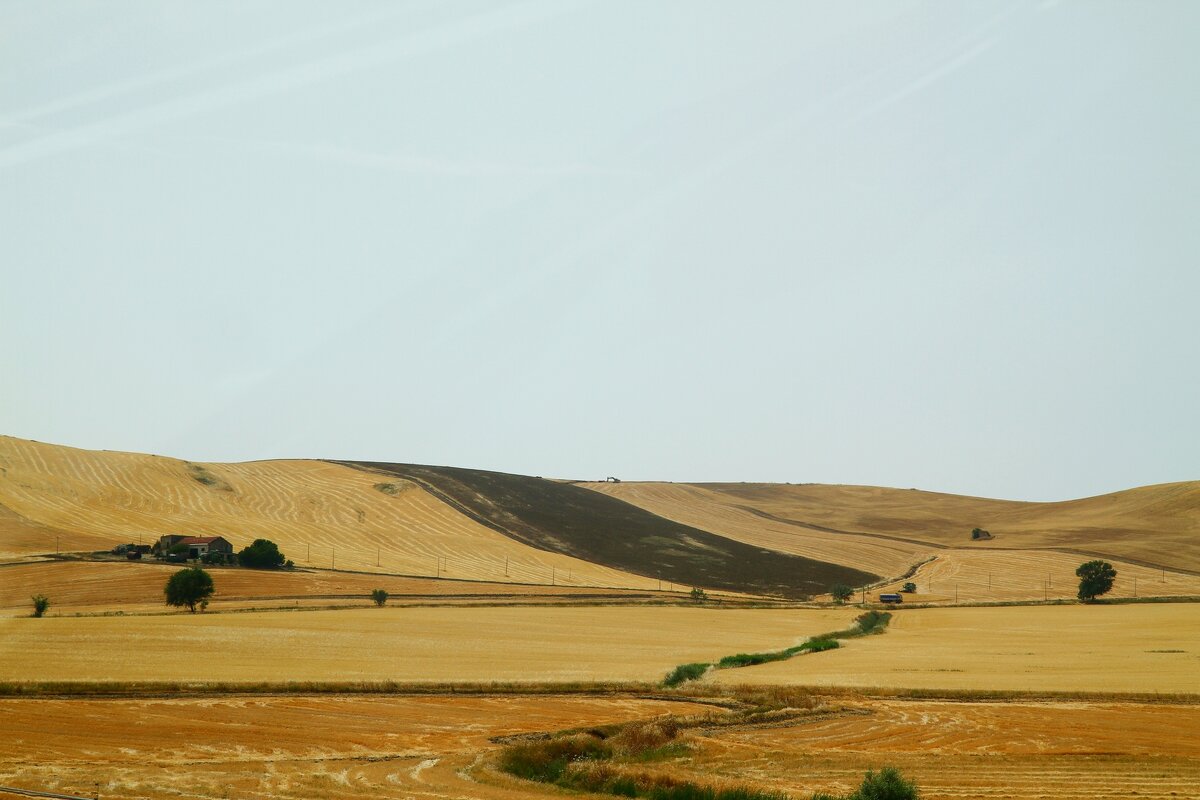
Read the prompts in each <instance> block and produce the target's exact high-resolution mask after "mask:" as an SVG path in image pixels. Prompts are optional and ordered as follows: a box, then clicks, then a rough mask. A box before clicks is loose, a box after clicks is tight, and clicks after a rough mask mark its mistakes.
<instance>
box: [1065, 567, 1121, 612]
mask: <svg viewBox="0 0 1200 800" xmlns="http://www.w3.org/2000/svg"><path fill="white" fill-rule="evenodd" d="M1075 574H1076V575H1078V576H1079V599H1080V600H1082V601H1083V602H1085V603H1090V602H1092V601H1093V600H1095V599H1096V598H1097V597H1099V596H1100V595H1102V594H1107V593H1108V591H1109V590H1110V589H1112V585H1113V579H1114V578H1116V577H1117V571H1116V570H1115V569H1113V565H1112V564H1110V563H1108V562H1107V561H1088V562H1087V563H1086V564H1080V565H1079V569H1077V570H1075Z"/></svg>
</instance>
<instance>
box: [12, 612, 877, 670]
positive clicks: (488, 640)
mask: <svg viewBox="0 0 1200 800" xmlns="http://www.w3.org/2000/svg"><path fill="white" fill-rule="evenodd" d="M853 616H854V612H853V611H850V610H841V611H820V610H781V609H703V608H683V607H657V606H655V607H642V606H593V607H542V606H537V607H523V608H512V607H470V608H455V607H431V608H425V607H413V608H403V607H398V608H391V607H385V608H362V609H357V608H354V609H343V610H335V611H308V610H300V611H266V612H254V613H228V614H195V615H192V614H186V613H184V614H171V615H166V616H122V617H46V618H42V619H33V618H28V617H26V618H0V680H4V681H21V680H27V681H28V680H37V681H242V682H256V681H380V680H394V681H412V682H445V681H456V682H484V683H487V682H490V681H535V682H546V681H559V682H561V681H629V680H637V681H655V680H659V679H660V678H662V676H663V675H665V674H666V672H667V671H668V670H670V669H671V668H672V667H674V666H675V665H676V664H678V663H680V662H682V661H696V660H707V659H714V658H720V657H721V656H723V655H727V654H728V653H731V652H737V651H740V650H762V649H778V648H781V647H788V646H791V645H794V644H799V643H800V642H802V641H804V639H806V638H807V637H809V636H813V635H815V634H818V633H822V632H825V631H828V630H835V629H838V628H841V627H844V626H845V625H846V624H847V623H848V622H849V620H850V619H851V618H852V617H853ZM34 665H36V669H34Z"/></svg>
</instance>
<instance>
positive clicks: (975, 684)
mask: <svg viewBox="0 0 1200 800" xmlns="http://www.w3.org/2000/svg"><path fill="white" fill-rule="evenodd" d="M708 679H709V680H712V681H715V682H718V683H722V684H800V685H809V686H861V687H896V688H912V689H945V690H1000V691H1018V692H1020V691H1057V692H1138V693H1142V692H1144V693H1158V692H1161V693H1189V694H1200V605H1197V604H1195V603H1171V604H1132V605H1114V606H1076V605H1071V606H1012V607H995V608H928V609H910V610H899V611H897V612H896V613H895V614H894V616H893V618H892V622H891V625H890V626H889V627H888V629H887V632H886V633H883V634H881V635H878V636H867V637H863V638H860V639H853V640H850V641H849V642H847V643H845V646H844V647H842V648H840V649H838V650H833V651H830V652H827V653H817V654H814V655H811V656H803V657H800V658H794V659H791V660H790V661H781V662H776V663H773V664H762V665H759V666H754V667H746V668H744V669H736V670H723V671H719V672H715V673H712V675H711V677H710V678H708Z"/></svg>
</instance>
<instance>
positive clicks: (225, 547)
mask: <svg viewBox="0 0 1200 800" xmlns="http://www.w3.org/2000/svg"><path fill="white" fill-rule="evenodd" d="M177 544H182V545H184V546H186V547H187V549H188V558H189V559H191V558H203V557H204V556H206V555H208V554H209V553H224V554H225V555H227V556H230V555H233V545H232V544H230V543H229V541H228V540H227V539H226V538H225V537H224V536H185V537H183V538H182V539H180V540H179V541H178V542H177Z"/></svg>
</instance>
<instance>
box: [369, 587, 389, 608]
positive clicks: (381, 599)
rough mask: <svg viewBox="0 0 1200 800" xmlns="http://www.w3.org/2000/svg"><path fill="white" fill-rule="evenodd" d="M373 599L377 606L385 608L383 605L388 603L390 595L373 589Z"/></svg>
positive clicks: (382, 590)
mask: <svg viewBox="0 0 1200 800" xmlns="http://www.w3.org/2000/svg"><path fill="white" fill-rule="evenodd" d="M371 599H372V600H374V601H375V605H377V606H379V607H380V608H383V604H384V603H386V602H387V601H388V593H387V591H386V590H384V589H373V590H372V591H371Z"/></svg>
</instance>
